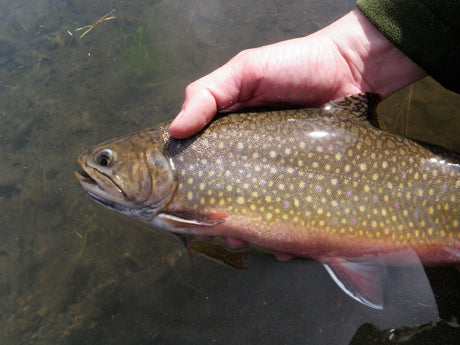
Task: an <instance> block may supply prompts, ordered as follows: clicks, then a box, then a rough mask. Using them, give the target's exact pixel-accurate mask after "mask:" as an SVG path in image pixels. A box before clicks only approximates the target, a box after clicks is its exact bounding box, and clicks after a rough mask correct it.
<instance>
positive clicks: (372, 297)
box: [323, 259, 385, 309]
mask: <svg viewBox="0 0 460 345" xmlns="http://www.w3.org/2000/svg"><path fill="white" fill-rule="evenodd" d="M323 265H324V268H325V269H326V271H327V272H328V273H329V274H330V276H331V277H332V279H333V280H334V281H335V282H336V284H337V285H338V286H339V287H340V288H341V289H342V290H343V291H344V292H345V293H346V294H347V295H348V296H350V297H352V298H353V299H355V300H357V301H358V302H360V303H362V304H364V305H367V306H368V307H371V308H374V309H383V288H382V276H383V273H384V270H385V266H382V265H379V264H375V263H372V262H366V261H348V260H345V259H334V260H330V262H327V263H324V262H323Z"/></svg>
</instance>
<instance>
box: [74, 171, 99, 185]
mask: <svg viewBox="0 0 460 345" xmlns="http://www.w3.org/2000/svg"><path fill="white" fill-rule="evenodd" d="M75 176H76V177H77V180H78V181H80V183H85V184H90V185H97V184H98V183H97V182H96V180H94V179H93V178H92V177H91V176H90V175H89V174H88V173H87V172H86V171H85V170H83V169H81V170H77V171H75Z"/></svg>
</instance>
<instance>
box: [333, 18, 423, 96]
mask: <svg viewBox="0 0 460 345" xmlns="http://www.w3.org/2000/svg"><path fill="white" fill-rule="evenodd" d="M325 30H328V31H329V32H328V35H329V37H330V38H331V39H332V41H333V42H334V44H335V45H336V46H337V49H338V50H339V52H340V54H341V56H342V57H343V59H344V60H345V61H346V63H347V65H348V67H349V69H350V74H351V76H352V78H351V80H349V81H346V82H351V83H355V85H354V86H356V87H357V88H359V89H361V90H363V91H370V92H376V93H379V94H380V95H381V96H382V97H383V98H386V97H388V96H389V95H391V94H392V93H394V92H396V91H398V90H400V89H401V88H403V87H405V86H407V85H409V84H411V83H413V82H415V81H417V80H419V79H421V78H423V77H425V76H426V72H425V71H424V70H423V69H421V68H420V67H419V66H418V65H416V64H415V63H414V62H412V61H411V60H410V59H409V58H408V57H407V56H405V55H404V54H403V53H402V52H401V51H400V50H399V49H397V48H396V47H395V46H394V45H393V44H392V43H391V42H390V41H389V40H388V39H387V38H386V37H385V36H383V34H382V33H380V32H379V31H378V30H377V29H376V28H375V27H374V26H373V25H372V24H371V23H370V22H369V21H368V20H367V18H366V17H365V16H364V15H363V14H362V13H361V12H360V11H359V10H358V9H355V10H353V11H352V12H350V13H349V14H347V15H346V16H344V17H342V18H341V19H339V20H338V21H336V22H335V23H333V24H331V25H330V26H328V27H327V28H325Z"/></svg>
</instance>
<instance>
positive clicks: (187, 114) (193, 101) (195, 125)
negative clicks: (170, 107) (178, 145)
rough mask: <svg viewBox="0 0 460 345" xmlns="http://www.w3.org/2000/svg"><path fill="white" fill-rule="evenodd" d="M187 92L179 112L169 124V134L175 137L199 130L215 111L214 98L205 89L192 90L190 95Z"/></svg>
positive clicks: (187, 135) (182, 136) (181, 137)
mask: <svg viewBox="0 0 460 345" xmlns="http://www.w3.org/2000/svg"><path fill="white" fill-rule="evenodd" d="M187 94H188V92H186V97H185V101H184V104H183V106H182V109H181V111H180V113H179V114H178V115H177V117H176V118H175V119H174V121H173V122H172V123H171V125H170V126H169V134H170V135H171V136H172V137H174V138H176V139H183V138H187V137H189V136H191V135H193V134H195V133H197V132H199V131H200V130H201V129H203V128H204V126H206V124H207V123H208V122H209V121H211V119H212V118H213V117H214V115H215V114H216V112H217V105H216V100H215V98H214V96H213V95H212V94H211V93H210V92H209V91H208V90H207V89H201V90H198V91H194V92H193V94H192V95H191V96H187Z"/></svg>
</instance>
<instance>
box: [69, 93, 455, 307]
mask: <svg viewBox="0 0 460 345" xmlns="http://www.w3.org/2000/svg"><path fill="white" fill-rule="evenodd" d="M377 102H378V96H377V95H375V94H369V93H363V94H356V95H350V96H347V97H343V98H340V99H337V100H333V101H330V102H328V103H326V104H325V105H323V106H322V107H320V108H316V109H294V110H279V111H257V112H245V113H228V114H219V115H217V116H216V118H215V119H214V120H213V121H212V122H211V123H210V124H209V125H208V126H207V127H206V128H205V129H204V130H203V131H201V132H200V133H198V134H196V135H194V136H193V137H191V138H188V139H183V140H176V139H174V138H172V137H170V136H169V134H168V132H167V129H168V126H169V123H166V124H163V125H159V126H157V127H155V128H152V129H147V130H144V131H141V132H138V133H134V134H132V135H128V136H126V137H123V138H119V139H114V140H111V141H108V142H106V143H103V144H101V145H98V146H96V147H94V148H92V149H89V150H88V151H86V152H84V153H83V154H82V155H81V156H80V158H79V163H80V165H81V167H82V169H83V170H82V171H80V172H77V173H76V176H77V178H78V180H79V181H80V183H81V185H82V186H83V188H85V189H86V190H87V192H88V193H89V195H90V196H91V197H92V198H93V199H95V200H96V201H97V202H99V203H101V204H103V205H104V206H107V207H109V208H111V209H114V210H116V211H118V212H121V213H124V214H126V215H129V216H132V217H135V218H138V219H140V220H142V221H144V222H147V223H150V224H152V225H154V226H157V227H162V228H165V229H167V230H170V231H173V232H176V233H181V234H192V235H195V236H198V237H199V238H210V237H211V238H212V237H216V236H217V237H219V236H221V237H227V238H236V239H240V240H243V241H246V242H248V243H250V244H253V245H255V246H258V247H260V248H262V249H266V250H270V251H273V252H275V253H285V254H289V255H293V256H299V257H308V258H313V259H317V260H319V261H321V262H322V263H323V264H324V266H325V268H326V270H327V271H328V273H329V274H330V275H331V277H332V278H333V279H334V281H335V282H336V283H337V284H338V286H339V287H340V288H341V289H342V290H343V291H345V292H346V293H347V294H348V295H349V296H351V297H353V298H354V299H356V300H358V301H360V302H361V303H363V304H365V305H368V306H370V307H373V308H378V309H381V308H382V307H383V297H382V295H383V293H382V287H381V284H380V281H381V277H382V276H383V273H382V270H381V268H376V267H378V266H380V267H383V266H384V265H382V263H385V264H395V263H396V264H402V263H407V262H409V261H411V260H412V261H411V263H413V257H414V255H412V253H415V254H416V256H415V257H418V259H419V260H421V262H422V263H423V264H427V265H435V264H452V263H453V264H458V263H459V262H460V214H459V205H458V203H459V197H460V164H459V161H460V160H459V154H458V153H455V152H452V151H448V150H445V149H442V148H438V147H434V146H428V145H425V144H421V143H417V142H415V141H413V140H410V139H407V138H404V137H400V136H397V135H394V134H391V133H386V132H384V131H382V130H381V129H380V128H378V121H377V119H376V117H375V112H374V110H375V107H376V104H377ZM203 236H204V237H203ZM193 248H198V246H194V247H193ZM199 248H201V249H200V250H202V252H203V253H204V255H206V256H210V253H215V252H216V248H217V247H213V248H212V249H210V250H206V249H204V247H203V246H199ZM219 248H220V247H219ZM215 258H216V259H217V258H220V259H219V260H222V258H228V256H227V255H220V254H216V255H215ZM229 261H230V260H229ZM232 261H233V262H241V257H238V258H237V259H236V260H232ZM363 282H366V283H365V284H363Z"/></svg>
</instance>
